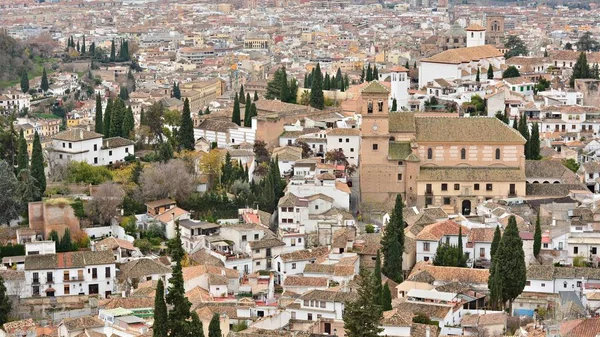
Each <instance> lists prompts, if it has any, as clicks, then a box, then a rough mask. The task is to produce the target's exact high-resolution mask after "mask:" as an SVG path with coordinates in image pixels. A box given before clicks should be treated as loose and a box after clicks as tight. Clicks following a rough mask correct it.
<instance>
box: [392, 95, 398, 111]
mask: <svg viewBox="0 0 600 337" xmlns="http://www.w3.org/2000/svg"><path fill="white" fill-rule="evenodd" d="M391 111H398V102H397V101H396V98H394V99H393V100H392V110H391Z"/></svg>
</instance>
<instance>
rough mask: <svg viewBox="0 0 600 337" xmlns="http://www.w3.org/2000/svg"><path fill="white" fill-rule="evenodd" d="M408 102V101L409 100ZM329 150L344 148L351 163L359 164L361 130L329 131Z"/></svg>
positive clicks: (341, 129)
mask: <svg viewBox="0 0 600 337" xmlns="http://www.w3.org/2000/svg"><path fill="white" fill-rule="evenodd" d="M407 102H408V101H407ZM326 137H327V138H326V139H327V150H328V151H331V150H342V151H343V152H344V155H345V156H346V160H348V164H350V165H358V155H359V153H360V130H359V129H350V128H336V129H330V130H328V131H327V135H326Z"/></svg>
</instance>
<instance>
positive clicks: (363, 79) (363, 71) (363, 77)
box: [360, 66, 366, 83]
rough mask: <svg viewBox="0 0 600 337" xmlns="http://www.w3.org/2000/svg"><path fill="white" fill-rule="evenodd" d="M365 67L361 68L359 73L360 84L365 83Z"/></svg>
mask: <svg viewBox="0 0 600 337" xmlns="http://www.w3.org/2000/svg"><path fill="white" fill-rule="evenodd" d="M365 76H366V75H365V67H364V66H363V67H362V69H361V72H360V83H364V82H365Z"/></svg>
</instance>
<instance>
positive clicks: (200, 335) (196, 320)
mask: <svg viewBox="0 0 600 337" xmlns="http://www.w3.org/2000/svg"><path fill="white" fill-rule="evenodd" d="M191 316H192V321H191V324H190V331H191V335H192V336H193V337H204V328H203V327H202V321H200V317H198V314H197V313H196V312H195V311H194V312H192V314H191Z"/></svg>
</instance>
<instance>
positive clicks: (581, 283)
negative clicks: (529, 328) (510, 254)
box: [523, 265, 600, 294]
mask: <svg viewBox="0 0 600 337" xmlns="http://www.w3.org/2000/svg"><path fill="white" fill-rule="evenodd" d="M590 284H595V285H596V286H600V270H598V269H597V268H584V267H554V266H538V265H531V266H529V268H527V281H526V283H525V289H524V290H523V291H524V292H536V293H549V294H558V293H559V292H560V291H576V292H578V293H579V292H582V291H583V289H584V288H585V287H586V285H588V286H589V285H590Z"/></svg>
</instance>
